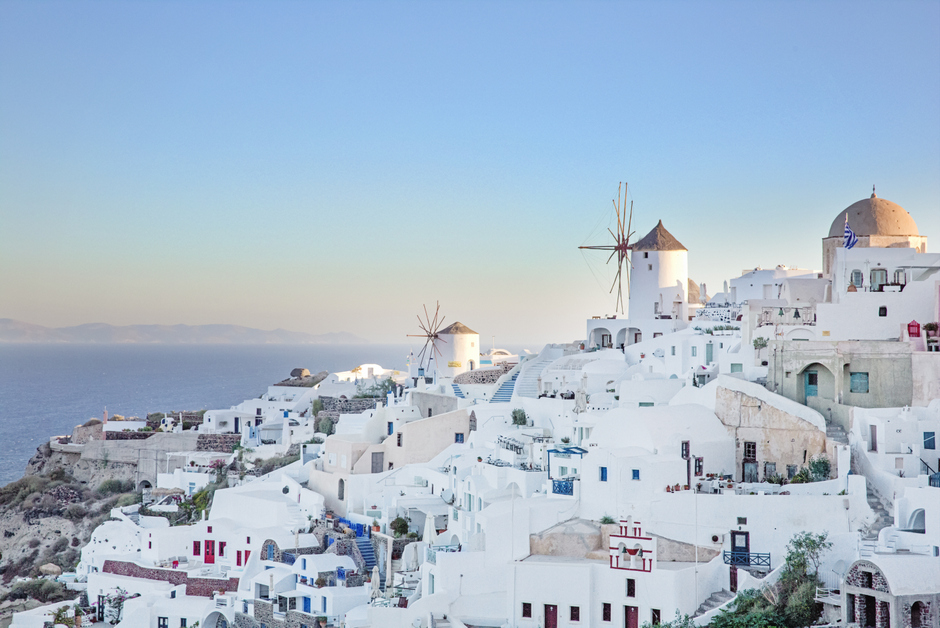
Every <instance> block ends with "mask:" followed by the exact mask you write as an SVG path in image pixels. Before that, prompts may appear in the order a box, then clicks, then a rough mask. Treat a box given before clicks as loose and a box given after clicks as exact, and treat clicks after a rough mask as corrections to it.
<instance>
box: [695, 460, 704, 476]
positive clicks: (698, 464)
mask: <svg viewBox="0 0 940 628" xmlns="http://www.w3.org/2000/svg"><path fill="white" fill-rule="evenodd" d="M704 472H705V459H704V458H701V457H699V458H696V459H695V475H702V473H704Z"/></svg>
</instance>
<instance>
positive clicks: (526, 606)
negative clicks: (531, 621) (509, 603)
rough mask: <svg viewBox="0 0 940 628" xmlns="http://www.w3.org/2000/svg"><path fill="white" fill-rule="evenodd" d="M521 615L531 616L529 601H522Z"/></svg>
mask: <svg viewBox="0 0 940 628" xmlns="http://www.w3.org/2000/svg"><path fill="white" fill-rule="evenodd" d="M522 616H523V617H532V604H531V603H529V602H523V603H522Z"/></svg>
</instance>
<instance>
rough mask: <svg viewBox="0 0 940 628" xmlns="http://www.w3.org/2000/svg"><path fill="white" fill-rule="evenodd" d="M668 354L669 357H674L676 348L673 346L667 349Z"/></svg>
mask: <svg viewBox="0 0 940 628" xmlns="http://www.w3.org/2000/svg"><path fill="white" fill-rule="evenodd" d="M669 353H670V355H675V354H676V347H675V345H673V346H671V347H669Z"/></svg>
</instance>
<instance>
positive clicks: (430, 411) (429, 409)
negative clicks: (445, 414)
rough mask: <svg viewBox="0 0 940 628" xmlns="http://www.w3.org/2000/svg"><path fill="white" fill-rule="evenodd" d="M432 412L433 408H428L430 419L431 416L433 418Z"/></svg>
mask: <svg viewBox="0 0 940 628" xmlns="http://www.w3.org/2000/svg"><path fill="white" fill-rule="evenodd" d="M431 413H432V410H431V408H428V418H429V419H430V418H431V416H432V414H431Z"/></svg>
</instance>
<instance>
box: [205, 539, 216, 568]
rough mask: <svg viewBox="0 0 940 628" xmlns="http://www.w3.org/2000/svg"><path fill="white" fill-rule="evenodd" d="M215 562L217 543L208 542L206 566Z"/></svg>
mask: <svg viewBox="0 0 940 628" xmlns="http://www.w3.org/2000/svg"><path fill="white" fill-rule="evenodd" d="M214 562H215V541H206V564H207V565H211V564H213V563H214Z"/></svg>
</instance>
